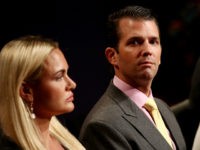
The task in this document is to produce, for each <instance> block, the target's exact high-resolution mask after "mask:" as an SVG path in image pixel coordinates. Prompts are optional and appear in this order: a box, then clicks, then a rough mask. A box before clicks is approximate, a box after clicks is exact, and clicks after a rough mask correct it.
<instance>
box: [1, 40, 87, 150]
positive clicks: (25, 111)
mask: <svg viewBox="0 0 200 150" xmlns="http://www.w3.org/2000/svg"><path fill="white" fill-rule="evenodd" d="M68 69H69V66H68V63H67V61H66V59H65V57H64V55H63V53H62V51H61V50H60V49H59V45H58V43H57V42H55V41H53V40H50V39H46V38H42V37H40V36H25V37H21V38H19V39H15V40H12V41H10V42H8V43H7V44H6V45H5V46H4V47H3V48H2V50H1V52H0V126H1V129H2V134H1V136H0V138H1V139H0V149H1V150H4V149H6V150H66V149H69V150H84V149H85V148H84V147H83V146H82V145H81V143H80V142H79V141H78V140H77V139H76V138H75V137H74V136H73V135H72V134H71V133H70V132H69V131H68V130H67V129H66V128H65V127H64V126H63V125H62V124H61V123H60V122H59V121H58V120H57V119H56V115H60V114H63V113H70V112H71V111H73V110H74V104H73V100H74V98H73V92H72V91H73V90H74V89H75V87H76V83H75V82H74V81H73V80H72V79H71V78H70V77H69V76H68Z"/></svg>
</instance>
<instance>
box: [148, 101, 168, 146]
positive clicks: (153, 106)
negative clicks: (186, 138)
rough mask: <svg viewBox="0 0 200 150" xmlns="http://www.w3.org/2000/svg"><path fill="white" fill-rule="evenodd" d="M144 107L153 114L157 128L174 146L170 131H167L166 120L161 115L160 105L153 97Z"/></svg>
mask: <svg viewBox="0 0 200 150" xmlns="http://www.w3.org/2000/svg"><path fill="white" fill-rule="evenodd" d="M144 108H146V109H147V111H148V112H149V113H150V115H151V116H152V118H153V120H154V122H155V124H156V127H157V129H158V130H159V131H160V133H161V134H162V135H163V137H164V138H165V139H166V141H167V142H168V144H169V145H170V146H171V147H172V140H171V138H170V136H169V133H168V131H167V128H166V126H165V124H164V121H163V119H162V117H161V115H160V112H159V110H158V107H157V105H156V103H155V101H154V100H153V99H148V100H147V102H146V103H145V105H144Z"/></svg>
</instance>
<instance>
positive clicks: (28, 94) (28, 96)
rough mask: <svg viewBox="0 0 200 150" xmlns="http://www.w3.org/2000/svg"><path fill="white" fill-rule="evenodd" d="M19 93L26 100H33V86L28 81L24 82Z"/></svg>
mask: <svg viewBox="0 0 200 150" xmlns="http://www.w3.org/2000/svg"><path fill="white" fill-rule="evenodd" d="M19 94H20V96H21V98H22V99H23V100H24V101H25V102H32V101H33V92H32V88H31V87H30V85H28V84H27V83H26V82H23V83H22V85H21V87H20V89H19Z"/></svg>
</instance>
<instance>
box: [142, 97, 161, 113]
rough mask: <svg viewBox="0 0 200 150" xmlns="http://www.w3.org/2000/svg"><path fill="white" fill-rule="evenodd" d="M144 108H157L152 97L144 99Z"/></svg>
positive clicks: (150, 109)
mask: <svg viewBox="0 0 200 150" xmlns="http://www.w3.org/2000/svg"><path fill="white" fill-rule="evenodd" d="M144 108H146V109H147V110H148V111H152V110H155V109H158V108H157V105H156V103H155V101H154V99H151V98H149V99H148V100H147V101H146V103H145V104H144Z"/></svg>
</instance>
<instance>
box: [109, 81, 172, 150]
mask: <svg viewBox="0 0 200 150" xmlns="http://www.w3.org/2000/svg"><path fill="white" fill-rule="evenodd" d="M107 91H108V93H110V96H111V97H112V99H113V100H114V101H115V102H116V103H117V105H118V106H119V107H120V108H121V110H122V111H123V112H124V114H123V115H122V117H123V118H124V119H125V120H127V122H129V123H130V124H131V125H132V126H133V127H134V128H136V129H137V130H138V131H139V132H140V133H141V134H142V135H143V136H144V138H145V139H146V140H147V141H149V143H150V144H151V145H152V147H154V148H155V149H160V148H161V147H162V148H163V149H162V150H169V149H170V146H169V145H168V143H167V142H166V141H165V140H164V139H163V137H162V135H161V134H160V133H159V131H158V130H157V129H156V128H155V126H154V125H153V124H152V123H151V121H150V120H149V118H148V117H146V115H145V114H144V113H143V112H142V110H140V109H139V108H138V107H137V105H136V104H135V103H133V102H132V101H131V100H130V99H129V98H128V97H127V96H126V95H125V94H124V93H123V92H122V91H120V90H119V89H118V88H117V87H115V86H114V85H113V83H112V82H111V83H110V85H109V88H108V89H107Z"/></svg>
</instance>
